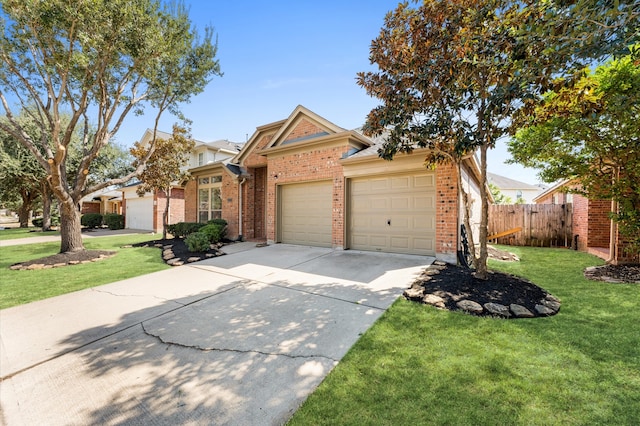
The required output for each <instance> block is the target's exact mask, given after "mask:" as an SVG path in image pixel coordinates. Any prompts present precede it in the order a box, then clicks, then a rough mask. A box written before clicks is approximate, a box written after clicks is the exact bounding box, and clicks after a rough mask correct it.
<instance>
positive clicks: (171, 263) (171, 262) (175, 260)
mask: <svg viewBox="0 0 640 426" xmlns="http://www.w3.org/2000/svg"><path fill="white" fill-rule="evenodd" d="M167 265H169V266H182V265H184V262H183V261H182V260H180V259H179V258H177V257H174V258H173V259H169V260H167Z"/></svg>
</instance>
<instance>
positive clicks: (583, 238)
mask: <svg viewBox="0 0 640 426" xmlns="http://www.w3.org/2000/svg"><path fill="white" fill-rule="evenodd" d="M572 204H573V213H572V214H573V220H572V234H573V237H574V238H575V236H576V235H578V250H580V251H586V250H587V241H588V238H589V200H588V199H587V198H585V197H583V196H582V195H578V194H574V195H573V203H572Z"/></svg>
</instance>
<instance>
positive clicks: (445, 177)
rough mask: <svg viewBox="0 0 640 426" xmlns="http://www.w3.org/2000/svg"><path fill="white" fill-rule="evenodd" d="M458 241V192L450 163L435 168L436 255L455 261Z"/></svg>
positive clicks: (453, 170) (453, 167) (454, 172)
mask: <svg viewBox="0 0 640 426" xmlns="http://www.w3.org/2000/svg"><path fill="white" fill-rule="evenodd" d="M457 241H458V192H457V185H456V170H455V166H454V165H452V164H441V165H438V167H437V168H436V256H437V257H438V258H441V259H442V260H446V261H448V262H455V259H456V251H457Z"/></svg>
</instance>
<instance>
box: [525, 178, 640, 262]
mask: <svg viewBox="0 0 640 426" xmlns="http://www.w3.org/2000/svg"><path fill="white" fill-rule="evenodd" d="M575 186H576V183H575V182H574V181H571V180H563V181H561V182H559V183H557V184H555V185H553V186H552V187H550V188H549V189H547V190H546V191H544V192H542V193H541V194H540V195H538V196H537V197H536V198H534V202H535V203H536V204H569V203H570V204H572V233H573V239H574V241H573V243H574V247H575V248H576V249H577V250H580V251H584V252H588V253H591V254H594V255H596V256H598V257H601V258H602V259H605V260H606V261H607V262H611V263H613V264H618V263H626V262H631V261H633V259H632V257H630V256H629V254H628V253H625V251H624V247H625V245H624V238H623V237H622V236H621V235H620V233H619V232H618V229H617V226H616V224H615V222H613V221H612V220H611V219H609V212H611V211H612V209H613V208H615V204H613V203H612V201H611V200H592V199H589V198H586V197H584V196H582V195H579V194H572V193H570V192H567V190H568V189H570V188H572V187H575Z"/></svg>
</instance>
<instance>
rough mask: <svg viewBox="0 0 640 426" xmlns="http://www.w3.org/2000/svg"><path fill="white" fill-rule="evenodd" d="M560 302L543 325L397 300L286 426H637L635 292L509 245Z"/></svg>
mask: <svg viewBox="0 0 640 426" xmlns="http://www.w3.org/2000/svg"><path fill="white" fill-rule="evenodd" d="M507 249H509V250H511V251H512V252H514V253H516V254H518V255H519V256H520V257H521V259H522V261H521V262H518V263H502V262H497V261H496V262H491V263H490V267H492V268H494V269H497V270H501V271H505V272H510V273H513V274H516V275H520V276H523V277H527V278H529V279H530V280H532V281H533V282H535V283H536V284H538V285H539V286H541V287H543V288H544V289H546V290H548V291H549V292H551V293H552V294H554V295H556V296H557V297H559V298H560V299H561V300H562V308H561V310H560V313H559V314H558V315H556V316H554V317H550V318H535V319H518V320H499V319H491V318H480V317H473V316H470V315H464V314H460V313H455V312H448V311H441V310H437V309H435V308H432V307H428V306H425V305H418V304H416V303H412V302H408V301H406V300H404V299H400V300H398V301H396V303H395V304H394V305H393V306H392V307H391V308H390V309H389V310H388V311H387V312H386V313H385V314H384V315H383V316H382V317H381V318H380V319H379V320H378V321H377V322H376V324H375V325H374V326H373V327H372V328H371V329H370V330H369V331H368V332H367V333H366V334H365V335H364V336H363V337H362V338H361V339H360V340H359V341H358V342H357V343H356V345H355V346H354V347H353V348H352V349H351V350H350V351H349V353H348V354H347V355H346V356H345V358H344V359H343V360H342V361H341V362H340V363H339V364H338V366H337V367H336V368H335V369H334V371H333V372H332V373H331V374H330V375H329V376H328V377H327V378H326V379H325V381H324V382H323V383H322V384H321V386H320V387H319V388H318V389H317V390H316V391H315V392H314V393H313V394H312V395H311V396H310V397H309V398H308V400H307V401H306V402H305V404H303V406H302V408H301V409H300V410H299V411H298V412H297V413H296V414H295V415H294V417H293V418H292V419H291V421H290V424H292V425H417V424H421V425H422V424H435V425H444V424H446V425H596V424H597V425H637V424H638V421H639V419H640V332H639V330H640V328H639V327H640V286H639V285H637V284H628V285H627V284H606V283H602V282H594V281H588V280H586V279H585V278H584V277H583V275H582V271H583V269H584V268H585V267H586V266H591V265H597V264H601V261H600V260H599V259H597V258H595V257H592V256H590V255H587V254H584V253H578V252H575V251H570V250H566V249H540V248H537V249H536V248H513V247H509V248H507Z"/></svg>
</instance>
